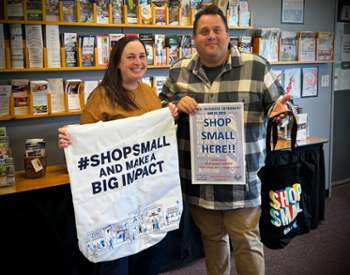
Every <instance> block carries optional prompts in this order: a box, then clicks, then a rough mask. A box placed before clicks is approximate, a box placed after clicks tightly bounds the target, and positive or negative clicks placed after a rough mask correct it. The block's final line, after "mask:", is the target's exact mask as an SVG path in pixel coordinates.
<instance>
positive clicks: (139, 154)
mask: <svg viewBox="0 0 350 275" xmlns="http://www.w3.org/2000/svg"><path fill="white" fill-rule="evenodd" d="M67 132H68V134H69V135H70V136H71V139H72V145H70V146H68V147H67V148H66V149H65V155H66V161H67V167H68V172H69V178H70V183H71V190H72V197H73V205H74V212H75V219H76V227H77V233H78V239H79V248H80V250H81V251H82V253H83V254H84V255H85V257H87V258H88V259H89V260H90V261H92V262H101V261H109V260H114V259H118V258H121V257H124V256H128V255H131V254H135V253H137V252H139V251H141V250H143V249H146V248H148V247H150V246H152V245H154V244H156V243H158V242H159V241H160V240H162V239H163V238H164V237H165V235H166V233H167V232H168V231H171V230H174V229H177V228H178V227H179V222H180V217H181V213H182V194H181V187H180V179H179V168H178V155H177V141H176V126H175V124H174V120H173V118H172V116H171V114H170V112H169V110H168V108H164V109H161V110H156V111H153V112H149V113H146V114H144V115H142V116H139V117H131V118H127V119H121V120H114V121H108V122H98V123H93V124H86V125H72V126H68V127H67Z"/></svg>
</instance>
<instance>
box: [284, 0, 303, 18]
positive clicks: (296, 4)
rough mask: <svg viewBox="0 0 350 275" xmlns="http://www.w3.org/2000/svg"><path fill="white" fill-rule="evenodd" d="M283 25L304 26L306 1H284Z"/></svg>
mask: <svg viewBox="0 0 350 275" xmlns="http://www.w3.org/2000/svg"><path fill="white" fill-rule="evenodd" d="M281 23H292V24H304V0H282V4H281Z"/></svg>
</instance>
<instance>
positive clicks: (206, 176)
mask: <svg viewBox="0 0 350 275" xmlns="http://www.w3.org/2000/svg"><path fill="white" fill-rule="evenodd" d="M190 137H191V165H192V169H191V170H192V183H193V184H245V148H244V144H245V143H244V105H243V103H241V102H237V103H210V104H209V103H205V104H199V107H198V111H197V112H196V113H195V114H194V115H191V116H190Z"/></svg>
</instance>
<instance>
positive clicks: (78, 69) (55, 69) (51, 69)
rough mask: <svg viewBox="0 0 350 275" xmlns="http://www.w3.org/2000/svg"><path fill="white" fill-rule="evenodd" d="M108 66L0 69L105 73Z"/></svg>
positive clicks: (149, 67)
mask: <svg viewBox="0 0 350 275" xmlns="http://www.w3.org/2000/svg"><path fill="white" fill-rule="evenodd" d="M167 68H170V65H148V69H167ZM106 69H107V66H91V67H61V68H24V69H0V73H29V72H64V71H104V70H106Z"/></svg>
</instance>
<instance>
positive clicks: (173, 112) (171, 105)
mask: <svg viewBox="0 0 350 275" xmlns="http://www.w3.org/2000/svg"><path fill="white" fill-rule="evenodd" d="M168 108H169V110H170V113H171V115H172V116H173V118H174V119H177V117H178V115H179V110H178V109H177V107H176V105H175V104H174V103H169V104H168Z"/></svg>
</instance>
